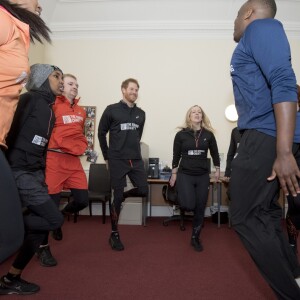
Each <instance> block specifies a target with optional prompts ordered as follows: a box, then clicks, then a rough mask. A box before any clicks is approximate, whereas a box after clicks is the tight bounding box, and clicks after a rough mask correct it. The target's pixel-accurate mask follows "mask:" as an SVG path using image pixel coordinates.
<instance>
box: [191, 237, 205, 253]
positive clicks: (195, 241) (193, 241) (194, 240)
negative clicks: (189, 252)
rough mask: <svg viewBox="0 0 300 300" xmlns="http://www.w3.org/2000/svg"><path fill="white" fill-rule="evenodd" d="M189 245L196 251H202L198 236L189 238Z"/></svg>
mask: <svg viewBox="0 0 300 300" xmlns="http://www.w3.org/2000/svg"><path fill="white" fill-rule="evenodd" d="M191 245H192V246H193V247H194V249H195V250H196V251H198V252H201V251H203V247H202V244H201V242H200V241H199V238H196V237H192V239H191Z"/></svg>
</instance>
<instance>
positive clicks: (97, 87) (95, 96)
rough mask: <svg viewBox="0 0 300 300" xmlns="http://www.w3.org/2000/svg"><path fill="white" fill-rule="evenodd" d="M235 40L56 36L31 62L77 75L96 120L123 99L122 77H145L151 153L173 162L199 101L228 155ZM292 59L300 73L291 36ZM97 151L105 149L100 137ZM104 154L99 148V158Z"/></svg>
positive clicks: (299, 48)
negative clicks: (182, 128)
mask: <svg viewBox="0 0 300 300" xmlns="http://www.w3.org/2000/svg"><path fill="white" fill-rule="evenodd" d="M234 47H235V44H234V42H233V41H231V40H212V39H208V40H175V39H173V40H138V39H129V40H121V39H120V40H93V41H90V40H65V41H64V40H57V41H53V43H52V45H46V47H45V48H43V47H41V46H34V47H32V49H31V54H30V62H31V63H35V62H44V63H49V64H56V65H57V66H59V67H60V68H62V70H63V71H64V72H67V73H73V74H75V75H76V76H77V77H78V80H79V85H80V88H79V90H80V96H81V97H82V99H81V104H82V105H95V106H97V116H96V124H97V126H98V122H99V119H100V116H101V114H102V112H103V110H104V109H105V107H106V106H107V105H109V104H111V103H114V102H117V101H119V100H120V99H121V91H120V85H121V82H122V81H123V80H124V79H126V78H128V77H134V78H137V79H138V80H139V82H140V96H139V100H138V105H139V106H140V107H141V108H142V109H144V110H145V111H146V117H147V120H146V125H145V130H144V135H143V141H144V142H145V143H147V144H148V145H149V156H150V157H159V158H160V159H161V160H163V161H166V162H168V163H169V164H170V163H171V160H172V144H173V138H174V135H175V133H176V126H178V125H181V124H182V123H183V121H184V117H185V113H186V111H187V109H188V108H189V107H190V106H192V105H194V104H198V105H200V106H201V107H202V108H203V109H204V111H205V112H206V114H207V115H208V117H209V118H210V120H211V123H212V125H213V127H214V128H215V129H216V132H215V135H216V138H217V142H218V146H219V152H220V153H224V155H225V157H226V154H227V149H228V145H229V139H230V133H231V129H232V128H233V127H234V126H235V125H236V124H235V123H230V122H229V121H227V120H226V119H225V117H224V110H225V108H226V106H227V105H229V104H232V103H233V95H232V86H231V79H230V74H229V63H230V58H231V54H232V51H233V49H234ZM291 48H292V55H293V65H294V70H295V72H296V75H297V77H300V57H299V55H298V53H300V44H299V40H297V41H296V40H295V41H291ZM95 145H96V148H95V149H96V151H98V152H100V148H99V144H98V139H97V136H96V139H95ZM102 161H103V158H102V155H101V153H100V156H99V162H102Z"/></svg>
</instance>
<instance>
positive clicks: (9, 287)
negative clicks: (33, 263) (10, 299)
mask: <svg viewBox="0 0 300 300" xmlns="http://www.w3.org/2000/svg"><path fill="white" fill-rule="evenodd" d="M39 290H40V287H39V286H38V285H37V284H34V283H30V282H27V281H25V280H23V279H22V278H20V277H16V278H14V279H13V280H9V279H7V278H6V276H2V277H1V278H0V295H12V294H18V295H30V294H35V293H37V292H38V291H39Z"/></svg>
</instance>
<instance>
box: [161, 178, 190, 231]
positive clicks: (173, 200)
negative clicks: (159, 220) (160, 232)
mask: <svg viewBox="0 0 300 300" xmlns="http://www.w3.org/2000/svg"><path fill="white" fill-rule="evenodd" d="M162 195H163V198H164V200H165V201H166V202H168V203H169V204H171V205H172V206H175V207H177V208H178V209H179V211H180V214H179V215H174V213H173V215H172V216H171V217H168V218H167V219H165V220H164V221H163V225H164V226H168V225H169V222H171V221H180V225H179V227H180V230H182V231H184V230H185V226H184V221H186V220H192V218H191V217H192V216H190V215H185V211H184V210H183V209H181V208H180V206H179V203H178V197H177V192H176V188H173V187H170V185H169V184H167V185H164V186H163V188H162ZM173 211H174V210H173Z"/></svg>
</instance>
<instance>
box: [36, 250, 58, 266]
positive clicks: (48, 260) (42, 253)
mask: <svg viewBox="0 0 300 300" xmlns="http://www.w3.org/2000/svg"><path fill="white" fill-rule="evenodd" d="M36 254H37V257H38V258H39V260H40V264H41V266H43V267H54V266H56V265H57V261H56V259H55V258H54V257H53V256H52V253H51V251H50V247H49V246H46V247H41V248H39V249H38V251H37V252H36Z"/></svg>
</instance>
